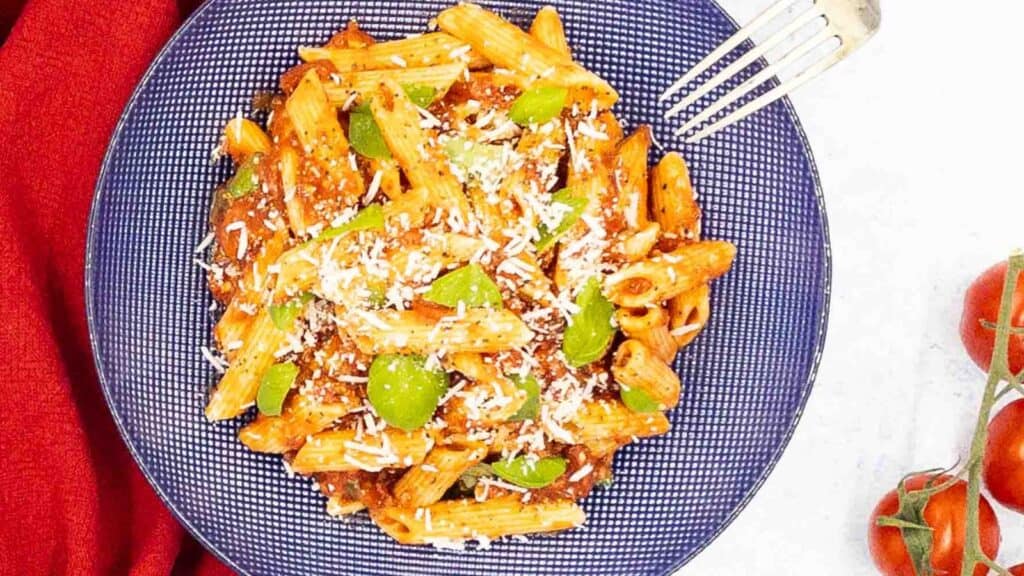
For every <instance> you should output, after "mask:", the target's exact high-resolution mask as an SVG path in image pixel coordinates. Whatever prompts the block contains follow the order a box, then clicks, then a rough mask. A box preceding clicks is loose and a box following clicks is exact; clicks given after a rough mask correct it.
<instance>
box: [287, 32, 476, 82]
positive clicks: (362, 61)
mask: <svg viewBox="0 0 1024 576" xmlns="http://www.w3.org/2000/svg"><path fill="white" fill-rule="evenodd" d="M465 48H466V45H465V43H463V42H460V41H459V40H457V39H455V38H452V37H451V36H449V35H448V34H444V33H443V32H434V33H432V34H423V35H420V36H416V37H413V38H404V39H402V40H393V41H391V42H381V43H378V44H373V45H371V46H366V47H363V48H332V47H324V48H310V47H302V48H299V57H300V58H302V59H303V60H305V61H306V62H314V61H317V60H327V61H329V62H330V63H331V64H333V65H334V68H335V69H336V70H337V71H338V72H348V71H351V70H378V69H382V68H383V69H388V68H406V67H417V66H437V65H439V64H449V63H462V64H465V65H468V66H469V67H470V68H483V67H486V66H487V65H488V64H489V62H488V61H487V60H486V59H485V58H483V57H482V56H481V55H480V54H478V53H476V52H474V51H473V50H472V49H468V50H467V49H465Z"/></svg>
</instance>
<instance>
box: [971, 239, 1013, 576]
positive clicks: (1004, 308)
mask: <svg viewBox="0 0 1024 576" xmlns="http://www.w3.org/2000/svg"><path fill="white" fill-rule="evenodd" d="M1021 271H1024V253H1021V252H1016V253H1014V254H1013V255H1011V256H1010V260H1009V264H1008V266H1007V269H1006V278H1005V280H1004V282H1003V295H1002V298H1001V300H1000V303H999V319H998V321H997V322H996V326H995V332H996V335H995V336H996V337H995V345H994V346H993V349H992V363H991V365H990V367H989V372H988V380H987V382H986V383H985V392H984V394H982V397H981V408H980V410H979V411H978V420H977V423H976V424H975V428H974V437H973V438H972V439H971V451H970V455H969V456H968V459H967V525H966V529H965V539H964V556H963V558H964V560H963V566H962V567H961V570H960V576H972V575H973V574H974V568H975V566H977V565H978V564H979V563H980V564H983V565H985V566H987V567H988V568H990V569H992V570H995V571H996V572H997V573H998V574H999V575H1000V576H1011V575H1010V572H1009V571H1008V570H1006V569H1005V568H1003V567H1002V566H999V565H998V564H996V562H995V560H994V559H992V558H989V557H988V555H986V554H985V552H984V551H983V550H982V548H981V536H980V534H979V530H978V507H979V502H980V500H981V465H982V461H983V459H984V455H985V443H986V442H987V441H988V422H989V419H990V417H991V415H992V408H993V407H994V406H995V404H996V401H997V400H998V399H999V398H1000V397H1002V396H1003V395H1004V394H1005V393H1007V392H1008V391H1009V390H1019V389H1020V381H1019V379H1018V377H1017V375H1016V374H1013V373H1012V372H1010V360H1009V345H1010V333H1011V332H1012V331H1013V330H1012V328H1011V326H1010V322H1011V318H1010V317H1011V313H1012V309H1013V293H1014V288H1015V287H1016V284H1017V278H1018V277H1019V276H1020V274H1021ZM1004 381H1005V382H1006V387H1005V388H1003V389H1002V390H1000V391H999V392H998V393H997V392H996V389H997V388H998V387H999V384H1000V383H1002V382H1004Z"/></svg>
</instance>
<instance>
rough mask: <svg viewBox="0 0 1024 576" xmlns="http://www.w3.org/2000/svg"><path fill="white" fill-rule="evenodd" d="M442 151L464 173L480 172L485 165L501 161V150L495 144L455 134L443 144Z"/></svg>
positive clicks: (485, 167) (484, 169) (485, 168)
mask: <svg viewBox="0 0 1024 576" xmlns="http://www.w3.org/2000/svg"><path fill="white" fill-rule="evenodd" d="M444 152H445V154H447V155H448V159H449V160H450V161H451V163H452V164H454V165H455V166H457V167H458V168H461V169H462V170H463V171H464V172H466V173H482V172H486V171H487V165H488V164H492V165H496V164H499V163H500V162H501V159H502V154H503V150H502V147H501V146H498V145H495V144H481V143H479V142H473V141H472V140H467V139H465V138H463V137H461V136H456V137H454V138H452V139H451V140H448V142H446V143H445V145H444Z"/></svg>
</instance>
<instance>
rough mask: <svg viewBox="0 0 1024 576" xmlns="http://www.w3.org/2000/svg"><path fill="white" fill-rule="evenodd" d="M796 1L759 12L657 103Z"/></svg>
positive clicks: (786, 1) (677, 82) (685, 75)
mask: <svg viewBox="0 0 1024 576" xmlns="http://www.w3.org/2000/svg"><path fill="white" fill-rule="evenodd" d="M796 1H797V0H779V1H778V2H776V3H775V4H772V5H771V6H769V7H768V8H766V9H765V10H764V12H761V13H760V14H758V15H757V17H756V18H754V19H753V20H751V21H750V23H749V24H747V25H746V26H744V27H743V28H740V29H739V31H738V32H736V33H735V34H733V35H732V36H731V37H730V38H729V39H728V40H726V41H725V42H722V44H721V45H719V46H718V48H715V50H714V51H713V52H711V53H710V54H708V55H707V56H705V57H704V59H703V60H701V61H700V63H698V64H697V65H696V66H694V67H693V68H691V69H690V71H689V72H687V73H686V74H684V75H683V77H682V78H680V79H679V80H676V82H675V84H672V86H670V87H669V88H668V90H665V92H664V93H663V94H662V95H661V96H660V97H659V98H658V102H664V101H665V100H667V99H669V98H671V97H672V95H673V94H675V93H676V92H679V90H681V89H682V88H683V86H686V85H687V84H689V83H690V81H691V80H693V79H694V78H696V77H697V76H700V74H701V73H703V72H704V71H705V70H707V69H708V68H709V67H710V66H711V65H712V64H714V63H715V62H717V61H718V60H719V59H721V58H722V56H725V55H726V54H728V53H729V52H731V51H732V49H733V48H735V47H737V46H739V45H740V44H742V43H743V41H744V40H746V39H747V38H749V37H750V35H751V34H752V33H754V31H756V30H757V29H759V28H760V27H761V26H764V25H765V24H766V23H768V22H769V21H771V20H772V19H773V18H775V17H776V16H778V15H779V14H781V13H782V12H783V11H784V10H785V9H786V8H789V6H790V5H792V4H793V3H795V2H796Z"/></svg>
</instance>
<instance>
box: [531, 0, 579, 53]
mask: <svg viewBox="0 0 1024 576" xmlns="http://www.w3.org/2000/svg"><path fill="white" fill-rule="evenodd" d="M530 35H531V36H533V37H534V38H536V39H537V40H540V41H541V43H543V44H544V45H545V46H547V47H548V48H551V49H552V50H554V51H556V52H558V53H559V54H561V55H562V56H565V57H566V58H569V59H570V60H571V59H572V50H571V49H570V48H569V41H568V40H567V39H566V38H565V29H564V28H563V26H562V18H561V17H560V16H559V15H558V10H555V8H554V6H545V7H543V8H541V9H540V10H538V11H537V15H536V16H534V18H533V23H532V24H530Z"/></svg>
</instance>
